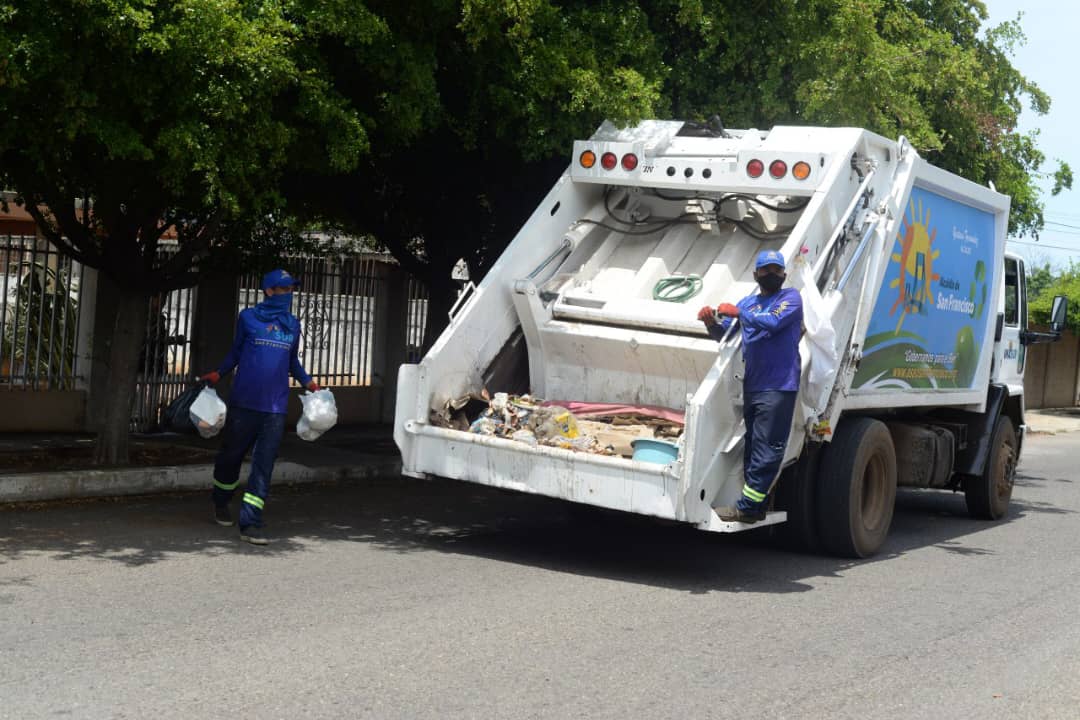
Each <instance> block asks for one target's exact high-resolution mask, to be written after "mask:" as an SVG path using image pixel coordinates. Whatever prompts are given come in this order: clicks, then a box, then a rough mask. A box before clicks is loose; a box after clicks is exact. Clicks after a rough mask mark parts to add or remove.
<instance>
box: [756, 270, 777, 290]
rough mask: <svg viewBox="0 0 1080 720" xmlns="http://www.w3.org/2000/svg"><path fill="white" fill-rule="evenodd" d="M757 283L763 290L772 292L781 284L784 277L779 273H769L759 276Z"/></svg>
mask: <svg viewBox="0 0 1080 720" xmlns="http://www.w3.org/2000/svg"><path fill="white" fill-rule="evenodd" d="M757 283H758V285H760V286H761V289H762V290H764V291H765V292H767V293H774V292H776V291H777V290H779V289H780V288H781V286H783V284H784V278H783V277H782V276H780V275H773V274H771V273H770V274H768V275H762V276H761V277H759V278H758V281H757Z"/></svg>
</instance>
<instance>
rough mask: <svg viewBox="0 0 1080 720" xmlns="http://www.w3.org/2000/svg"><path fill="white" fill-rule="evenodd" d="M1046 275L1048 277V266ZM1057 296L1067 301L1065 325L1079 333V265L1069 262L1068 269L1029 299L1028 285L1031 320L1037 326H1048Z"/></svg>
mask: <svg viewBox="0 0 1080 720" xmlns="http://www.w3.org/2000/svg"><path fill="white" fill-rule="evenodd" d="M1046 274H1047V275H1049V266H1047V268H1046ZM1058 295H1064V296H1065V297H1066V298H1068V299H1069V312H1068V317H1067V319H1066V324H1067V325H1068V326H1069V327H1070V328H1072V329H1073V331H1074V332H1076V331H1080V263H1078V262H1076V261H1072V262H1070V263H1069V267H1068V268H1066V269H1065V270H1063V271H1061V272H1060V273H1059V274H1058V275H1057V277H1054V278H1053V279H1052V280H1051V281H1050V282H1049V283H1048V284H1047V285H1046V286H1045V287H1044V288H1043V289H1042V290H1041V292H1039V294H1038V295H1037V296H1034V297H1031V293H1030V285H1029V297H1031V299H1030V300H1029V307H1030V308H1031V320H1032V321H1033V322H1035V323H1038V324H1039V325H1049V324H1050V310H1051V309H1052V308H1053V306H1054V298H1055V297H1056V296H1058Z"/></svg>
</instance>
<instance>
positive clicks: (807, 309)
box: [793, 255, 840, 419]
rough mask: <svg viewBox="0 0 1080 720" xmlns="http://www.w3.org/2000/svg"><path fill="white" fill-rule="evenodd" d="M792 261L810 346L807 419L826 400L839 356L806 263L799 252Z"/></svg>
mask: <svg viewBox="0 0 1080 720" xmlns="http://www.w3.org/2000/svg"><path fill="white" fill-rule="evenodd" d="M793 265H794V266H795V273H794V274H795V284H796V285H798V286H799V287H800V292H801V294H802V301H803V326H804V327H805V328H806V342H807V344H808V345H809V346H810V373H809V377H807V387H806V389H805V392H804V393H803V404H804V408H803V411H804V414H805V415H806V417H807V418H808V419H809V418H811V417H817V416H818V415H819V414H820V413H822V412H823V411H824V410H825V405H826V404H827V403H828V402H829V394H830V392H831V390H832V386H833V380H834V378H835V377H836V371H837V369H838V367H839V365H840V356H839V353H838V352H837V350H836V332H835V331H834V330H833V326H832V323H831V322H830V321H829V308H828V307H826V304H825V300H824V299H823V298H822V297H821V293H820V292H818V289H817V284H816V283H815V282H814V277H813V274H812V273H811V272H810V264H809V263H807V262H806V259H805V258H803V257H802V256H801V255H800V256H799V257H798V258H797V259H796V260H795V261H794V263H793Z"/></svg>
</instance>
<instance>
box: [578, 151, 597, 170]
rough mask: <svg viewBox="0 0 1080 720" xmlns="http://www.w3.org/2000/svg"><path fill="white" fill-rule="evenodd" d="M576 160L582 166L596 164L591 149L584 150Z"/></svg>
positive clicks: (586, 166) (587, 166) (588, 166)
mask: <svg viewBox="0 0 1080 720" xmlns="http://www.w3.org/2000/svg"><path fill="white" fill-rule="evenodd" d="M578 162H580V163H581V167H583V168H591V167H592V166H593V165H595V164H596V153H594V152H593V151H592V150H586V151H585V152H583V153H581V157H580V158H578Z"/></svg>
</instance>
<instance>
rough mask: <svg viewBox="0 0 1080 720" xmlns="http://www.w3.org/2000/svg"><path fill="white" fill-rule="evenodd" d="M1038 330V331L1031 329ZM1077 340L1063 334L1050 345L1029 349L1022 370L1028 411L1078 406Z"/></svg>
mask: <svg viewBox="0 0 1080 720" xmlns="http://www.w3.org/2000/svg"><path fill="white" fill-rule="evenodd" d="M1035 329H1040V328H1035ZM1078 376H1080V337H1077V336H1076V335H1075V334H1074V333H1072V332H1066V333H1064V334H1063V335H1062V336H1061V340H1059V341H1057V342H1054V343H1043V344H1039V345H1029V346H1028V347H1027V361H1026V365H1025V368H1024V400H1025V403H1026V405H1027V407H1028V408H1029V409H1033V410H1034V409H1038V408H1053V407H1073V406H1074V405H1077V404H1080V397H1078V382H1080V377H1078Z"/></svg>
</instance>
